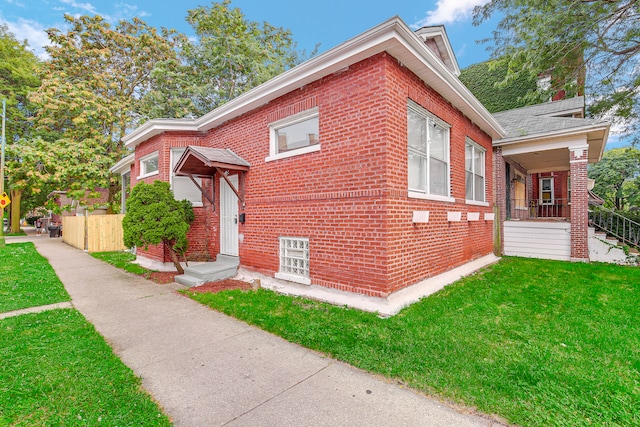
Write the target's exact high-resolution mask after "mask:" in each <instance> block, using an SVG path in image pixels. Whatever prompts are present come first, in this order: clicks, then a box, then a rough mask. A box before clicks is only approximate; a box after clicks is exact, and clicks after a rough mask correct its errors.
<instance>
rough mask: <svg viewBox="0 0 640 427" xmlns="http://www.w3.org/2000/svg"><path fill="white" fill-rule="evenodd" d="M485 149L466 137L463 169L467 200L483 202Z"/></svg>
mask: <svg viewBox="0 0 640 427" xmlns="http://www.w3.org/2000/svg"><path fill="white" fill-rule="evenodd" d="M485 153H486V150H485V149H484V148H482V147H480V146H479V145H478V144H476V143H475V142H473V141H472V140H470V139H469V138H467V141H466V143H465V147H464V171H465V189H466V199H467V202H471V203H473V202H478V203H484V202H485V201H486V200H485V182H486V179H485V162H484V159H485Z"/></svg>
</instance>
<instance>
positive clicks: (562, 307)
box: [185, 258, 640, 426]
mask: <svg viewBox="0 0 640 427" xmlns="http://www.w3.org/2000/svg"><path fill="white" fill-rule="evenodd" d="M185 293H187V294H188V295H189V296H190V297H192V298H193V299H195V300H198V301H200V302H202V303H203V304H207V305H209V306H210V307H213V308H215V309H217V310H220V311H222V312H224V313H227V314H230V315H232V316H235V317H237V318H239V319H242V320H245V321H247V322H248V323H252V324H255V325H257V326H259V327H261V328H263V329H265V330H268V331H271V332H273V333H275V334H278V335H280V336H282V337H284V338H285V339H287V340H289V341H293V342H296V343H299V344H301V345H303V346H306V347H309V348H312V349H315V350H318V351H321V352H323V353H326V354H328V355H330V356H332V357H335V358H337V359H340V360H343V361H345V362H347V363H349V364H352V365H354V366H357V367H360V368H362V369H365V370H368V371H371V372H375V373H380V374H382V375H385V376H387V377H390V378H394V379H396V380H399V381H401V382H403V383H405V384H408V385H410V386H411V387H414V388H416V389H419V390H422V391H423V392H425V393H427V394H433V395H436V396H439V397H440V398H443V399H449V400H452V401H455V402H457V403H463V404H465V405H468V406H472V407H476V408H477V409H478V410H480V411H481V412H484V413H489V414H492V413H493V414H498V415H499V416H501V417H504V418H506V419H508V420H509V421H510V422H512V423H517V424H519V425H523V426H541V425H545V426H634V425H635V426H638V425H640V403H639V402H640V268H637V267H620V266H614V265H605V264H582V263H566V262H556V261H545V260H530V259H522V258H505V259H503V260H502V261H501V262H499V263H498V264H496V265H494V266H492V267H490V268H487V269H485V270H483V272H481V273H479V274H476V275H474V276H471V277H467V278H465V279H463V280H460V281H458V282H456V283H455V284H452V285H450V286H447V287H446V288H445V289H444V290H442V291H441V292H439V293H437V294H435V295H432V296H430V297H428V298H426V299H424V300H422V301H420V302H419V303H416V304H414V305H412V306H411V307H408V308H406V309H404V310H403V311H401V312H400V313H399V314H398V315H396V316H394V317H391V318H387V319H382V318H379V317H377V316H376V315H374V314H370V313H362V312H359V311H356V310H350V309H345V308H340V307H335V306H331V305H327V304H322V303H317V302H312V301H308V300H303V299H298V298H292V297H287V296H282V295H277V294H275V293H273V292H270V291H266V290H260V291H258V292H241V291H228V292H222V293H219V294H191V293H188V292H185Z"/></svg>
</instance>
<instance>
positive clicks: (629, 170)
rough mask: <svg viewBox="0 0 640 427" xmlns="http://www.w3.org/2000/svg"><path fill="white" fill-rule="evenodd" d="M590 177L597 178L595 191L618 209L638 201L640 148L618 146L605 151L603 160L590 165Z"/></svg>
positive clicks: (608, 203)
mask: <svg viewBox="0 0 640 427" xmlns="http://www.w3.org/2000/svg"><path fill="white" fill-rule="evenodd" d="M589 178H591V179H595V180H596V183H595V186H594V188H593V192H594V193H596V194H597V195H598V196H600V197H602V198H603V199H604V200H605V202H606V204H607V205H609V206H610V207H613V208H614V209H617V210H623V209H625V208H627V207H628V203H629V201H636V199H637V194H636V192H637V190H638V187H637V186H638V184H639V183H640V150H638V149H637V148H616V149H613V150H608V151H605V153H604V155H603V156H602V160H600V161H599V162H598V163H595V164H592V165H589Z"/></svg>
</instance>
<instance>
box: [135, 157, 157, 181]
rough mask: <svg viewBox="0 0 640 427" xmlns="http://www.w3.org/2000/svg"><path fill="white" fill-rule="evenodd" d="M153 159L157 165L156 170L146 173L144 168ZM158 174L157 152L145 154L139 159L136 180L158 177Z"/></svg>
mask: <svg viewBox="0 0 640 427" xmlns="http://www.w3.org/2000/svg"><path fill="white" fill-rule="evenodd" d="M153 158H155V159H156V160H157V162H156V163H157V164H158V168H157V169H156V170H154V171H151V172H147V168H146V162H148V161H149V160H151V159H153ZM159 173H160V161H159V157H158V152H157V151H154V152H153V153H151V154H147V155H146V156H144V157H140V175H139V176H138V179H140V178H146V177H149V176H154V175H158V174H159Z"/></svg>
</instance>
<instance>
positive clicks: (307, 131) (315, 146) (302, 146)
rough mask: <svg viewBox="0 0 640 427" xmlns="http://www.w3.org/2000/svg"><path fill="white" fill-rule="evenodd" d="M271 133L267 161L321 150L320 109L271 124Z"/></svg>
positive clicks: (313, 109)
mask: <svg viewBox="0 0 640 427" xmlns="http://www.w3.org/2000/svg"><path fill="white" fill-rule="evenodd" d="M269 133H270V143H269V145H270V156H269V157H267V159H266V160H267V161H269V160H276V159H280V158H285V157H291V156H297V155H300V154H305V153H310V152H313V151H318V150H320V120H319V114H318V108H317V107H316V108H312V109H310V110H307V111H303V112H302V113H299V114H295V115H293V116H289V117H287V118H285V119H282V120H278V121H277V122H274V123H271V124H270V125H269Z"/></svg>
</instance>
